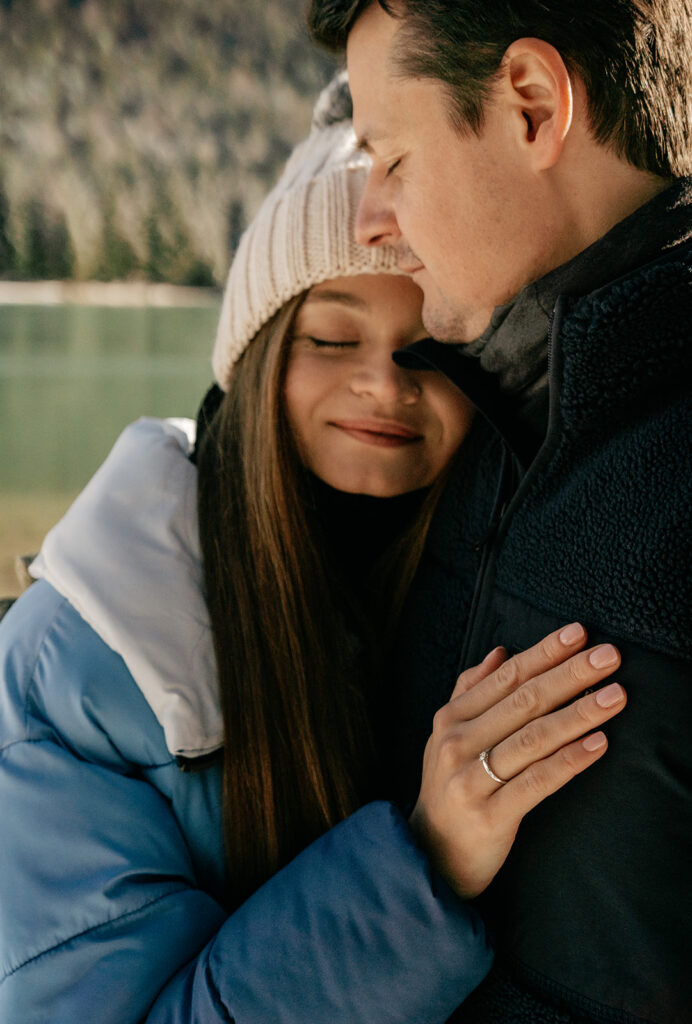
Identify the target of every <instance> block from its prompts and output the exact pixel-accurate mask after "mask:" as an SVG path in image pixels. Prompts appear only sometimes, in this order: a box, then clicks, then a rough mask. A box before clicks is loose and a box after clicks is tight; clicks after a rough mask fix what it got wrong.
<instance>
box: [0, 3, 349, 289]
mask: <svg viewBox="0 0 692 1024" xmlns="http://www.w3.org/2000/svg"><path fill="white" fill-rule="evenodd" d="M303 8H304V0H204V2H200V0H0V277H5V278H50V277H76V278H81V279H88V278H102V279H111V278H126V277H131V276H138V277H145V278H148V279H150V280H166V281H172V282H175V283H189V284H205V283H220V282H222V281H223V278H224V275H225V271H226V269H227V266H228V262H229V258H230V253H231V251H232V249H233V247H234V245H235V244H236V242H237V239H238V235H239V233H240V231H241V230H242V228H243V226H244V225H245V223H246V221H247V218H248V216H249V215H251V214H252V212H253V211H254V210H255V209H256V207H257V204H258V202H259V200H260V198H261V197H262V195H263V194H264V192H265V191H266V189H267V187H268V185H269V184H271V183H272V181H273V180H274V178H275V176H276V174H277V172H278V170H279V168H280V166H281V163H282V162H283V160H284V159H285V157H286V155H287V153H288V152H289V150H290V148H291V147H292V146H293V144H294V143H295V142H296V141H297V140H298V139H299V138H300V137H301V136H302V135H303V134H304V133H305V132H306V130H307V128H308V125H309V121H310V111H311V107H312V103H313V100H314V98H315V95H316V94H317V92H318V90H319V89H320V88H321V86H322V85H323V84H324V82H326V81H327V79H328V78H329V75H330V73H331V70H332V67H333V65H332V64H331V63H330V62H329V60H328V58H326V57H325V56H324V55H321V54H319V53H318V52H316V51H315V50H314V49H313V47H312V45H311V44H310V42H309V40H308V38H307V34H306V31H305V28H304V19H303Z"/></svg>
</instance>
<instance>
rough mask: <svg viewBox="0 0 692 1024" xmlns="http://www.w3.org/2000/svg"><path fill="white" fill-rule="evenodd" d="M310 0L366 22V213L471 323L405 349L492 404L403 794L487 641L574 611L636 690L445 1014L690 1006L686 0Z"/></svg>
mask: <svg viewBox="0 0 692 1024" xmlns="http://www.w3.org/2000/svg"><path fill="white" fill-rule="evenodd" d="M310 23H311V28H312V31H313V34H314V36H315V38H317V39H318V41H321V42H322V43H325V44H326V45H328V46H330V47H331V48H333V49H341V48H344V47H346V50H347V61H348V69H349V77H350V82H351V90H352V94H353V100H354V123H355V127H356V130H357V133H358V135H359V137H360V142H361V146H362V147H363V149H365V150H366V151H367V152H368V153H370V154H371V156H372V159H373V166H372V171H371V173H370V177H369V179H368V184H367V186H366V190H365V194H364V196H363V200H362V203H361V206H360V209H359V212H358V216H357V221H356V234H357V237H358V238H359V240H360V241H361V242H363V243H364V244H367V245H381V244H393V245H394V246H396V248H397V251H398V258H399V265H400V267H401V268H402V269H403V270H405V271H406V272H407V273H410V274H411V275H412V277H413V278H414V280H415V281H417V282H418V283H419V284H420V286H421V288H422V289H423V292H424V295H425V302H424V322H425V324H426V327H427V329H428V330H429V331H430V333H431V334H432V335H434V336H435V337H436V338H438V339H441V340H442V341H443V342H457V343H459V342H463V343H466V344H464V345H449V344H447V345H444V344H440V343H439V342H433V341H425V342H420V343H418V344H417V345H415V346H412V348H411V349H409V350H408V351H407V353H405V354H403V355H401V356H400V359H401V360H402V361H406V362H407V365H414V366H415V365H420V366H424V365H434V366H436V367H439V368H441V369H443V370H444V371H445V372H447V373H448V374H449V375H450V376H451V377H452V379H454V380H455V381H456V382H457V383H458V384H459V386H460V387H462V388H463V389H464V390H466V391H467V392H468V394H469V395H470V396H471V397H472V398H473V400H474V402H475V403H476V405H477V406H478V408H479V409H480V411H481V413H482V414H483V415H482V416H478V417H477V420H476V427H475V431H474V433H473V436H472V437H471V438H470V440H469V441H468V443H467V444H466V446H465V456H466V457H465V458H464V459H463V461H462V462H461V463H460V465H459V467H458V469H457V470H456V472H455V474H454V476H453V477H452V478H451V479H450V481H449V484H448V487H447V491H446V493H445V495H444V496H443V500H442V503H441V507H440V508H439V510H438V513H437V515H436V519H435V522H434V523H433V526H432V528H431V533H430V539H429V542H428V546H427V553H426V556H425V558H424V561H423V564H422V566H421V569H420V571H419V574H418V577H417V581H416V583H415V585H414V592H413V596H412V599H411V600H410V602H409V610H408V622H407V627H406V629H405V630H404V631H403V633H402V638H401V641H400V645H399V653H400V658H399V664H398V665H397V668H396V697H397V699H396V701H393V702H392V707H393V709H394V710H392V713H391V720H390V722H389V724H390V735H391V737H392V746H393V754H392V756H393V759H394V764H395V777H396V778H397V779H398V780H403V781H402V792H401V795H402V797H403V798H405V797H407V796H408V795H410V794H415V791H416V789H415V787H416V776H415V772H416V767H417V764H418V763H419V756H420V752H421V751H422V749H423V746H424V745H425V739H426V736H427V733H428V731H429V724H430V717H431V715H432V714H433V712H434V710H435V708H436V707H437V706H439V705H440V704H441V703H443V702H444V701H445V700H447V699H448V696H449V690H450V688H451V680H452V679H453V677H454V675H455V672H456V670H457V668H458V667H461V668H463V667H465V666H467V665H470V664H472V663H473V662H474V661H477V660H479V657H480V656H482V654H483V653H484V652H485V651H486V650H488V649H489V648H490V647H492V646H493V644H496V643H503V644H504V645H505V646H506V647H507V648H509V649H510V650H520V649H524V648H526V647H528V646H529V645H530V644H532V643H535V642H536V640H537V639H538V638H539V637H540V636H542V635H544V634H545V633H547V632H548V631H549V630H550V629H552V628H555V626H557V625H558V624H559V622H561V621H567V620H568V619H569V618H576V619H579V620H580V621H582V622H584V623H585V624H586V625H587V627H588V629H589V634H590V641H591V642H595V641H596V640H597V639H602V640H605V639H608V640H611V641H613V642H614V643H616V644H617V646H618V648H619V650H620V651H621V653H622V667H621V669H620V671H619V673H618V679H619V680H620V681H621V682H622V683H623V684H624V685H625V686H626V688H627V691H628V693H629V697H630V700H629V706H628V709H627V711H626V713H625V714H624V715H623V716H622V718H621V719H617V720H616V721H615V723H613V725H612V726H611V727H610V728H609V730H608V731H609V739H610V749H609V752H608V756H607V757H606V758H604V759H603V761H602V762H600V763H599V765H598V766H596V767H595V768H594V769H592V771H591V772H587V773H586V774H585V775H583V776H581V778H580V779H578V780H577V781H575V782H574V783H573V784H572V785H571V786H569V787H567V788H566V789H564V790H562V791H561V792H560V793H558V794H556V795H555V796H553V797H551V798H550V799H549V800H548V801H546V802H545V803H544V804H542V805H541V807H539V808H538V809H537V810H535V811H534V812H532V813H531V815H529V817H528V819H527V820H526V821H525V822H524V823H523V824H522V826H521V829H520V832H519V837H518V840H517V843H516V844H515V846H514V848H513V850H512V853H511V854H510V857H509V859H508V861H507V862H506V864H505V866H504V867H503V868H502V869H501V871H500V872H499V874H498V875H497V877H496V879H495V881H494V882H493V884H492V886H491V888H490V890H488V895H487V897H484V898H483V906H484V908H485V911H486V913H487V915H488V916H489V917H490V919H491V920H492V921H493V923H494V925H495V928H496V933H497V951H498V955H497V960H496V966H495V968H494V969H493V971H492V972H491V974H490V976H489V978H488V979H487V980H486V982H484V983H483V984H482V985H481V986H480V987H479V988H478V989H477V990H476V992H475V993H473V995H472V996H471V997H470V998H469V1000H467V1002H466V1003H465V1004H464V1006H463V1007H462V1008H461V1009H460V1010H459V1011H458V1016H457V1017H455V1020H456V1019H458V1020H459V1021H463V1022H469V1021H473V1022H484V1024H494V1022H502V1024H512V1022H517V1024H518V1022H524V1021H526V1022H531V1024H535V1022H539V1021H540V1022H550V1024H558V1022H559V1024H577V1022H579V1024H582V1022H584V1021H601V1022H606V1021H617V1022H619V1024H634V1022H638V1024H641V1022H644V1021H646V1022H655V1024H683V1022H688V1021H690V1020H692V984H691V983H690V977H689V953H688V928H689V923H690V921H691V920H692V900H691V895H690V894H691V891H692V886H691V885H690V877H689V865H690V864H691V863H692V754H691V750H692V745H691V744H690V742H689V731H690V723H692V671H691V667H690V661H691V660H692V631H691V630H690V621H691V619H692V615H691V613H692V591H691V587H690V574H689V556H690V547H691V544H690V540H691V538H690V529H689V508H690V470H691V469H692V465H691V452H692V443H691V442H692V430H691V422H692V416H691V414H690V413H691V410H690V383H691V376H692V374H691V373H690V369H691V362H692V358H691V355H690V349H691V344H690V342H691V341H692V338H691V337H690V334H691V331H690V326H689V325H690V323H691V322H692V244H691V239H692V179H690V178H687V177H685V176H686V175H690V174H691V173H692V126H691V123H692V118H691V113H692V7H691V5H690V3H689V2H688V0H636V2H635V0H617V2H616V0H581V2H580V3H579V4H577V3H575V2H574V0H543V2H541V3H538V2H536V3H533V2H519V0H509V2H507V3H504V4H501V5H489V4H488V3H487V0H456V2H453V0H447V2H443V0H416V2H413V0H313V2H312V7H311V11H310ZM497 753H498V755H499V753H500V751H499V750H498V752H497ZM491 757H492V753H491ZM493 770H494V773H495V774H496V775H497V785H498V787H501V786H502V784H503V773H502V765H501V764H500V763H499V760H498V761H495V762H494V763H493ZM415 823H416V822H415V815H414V824H415ZM418 827H419V828H422V829H423V830H425V829H426V828H428V829H434V828H435V822H434V821H432V820H425V821H423V822H422V824H421V823H420V822H419V823H418ZM449 876H451V877H450V880H451V881H452V883H453V882H454V878H453V871H448V877H449Z"/></svg>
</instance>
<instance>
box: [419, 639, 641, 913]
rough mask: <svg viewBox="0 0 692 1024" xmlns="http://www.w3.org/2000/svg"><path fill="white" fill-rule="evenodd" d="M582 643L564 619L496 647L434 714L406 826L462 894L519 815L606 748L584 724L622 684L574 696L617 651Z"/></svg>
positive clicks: (499, 858) (495, 856)
mask: <svg viewBox="0 0 692 1024" xmlns="http://www.w3.org/2000/svg"><path fill="white" fill-rule="evenodd" d="M585 643H586V631H585V630H584V628H583V627H582V626H580V625H579V624H578V623H573V624H572V625H570V626H566V627H564V628H563V629H562V630H559V631H557V632H555V633H552V634H551V635H550V636H548V637H546V638H545V639H544V640H542V641H541V642H540V643H539V644H537V645H536V646H535V647H531V648H529V650H527V651H523V652H522V653H521V654H517V655H516V656H515V657H513V658H510V659H507V655H506V653H505V651H504V650H503V648H501V647H499V648H496V649H495V650H494V651H491V653H490V654H489V655H488V656H487V657H486V658H485V660H484V661H482V662H481V664H480V665H477V666H475V667H474V668H471V669H467V671H466V672H464V673H462V675H460V676H459V679H458V680H457V684H456V687H455V688H454V692H453V694H452V696H451V699H450V700H449V703H447V704H445V705H444V706H443V707H442V708H440V710H439V711H438V712H437V714H436V715H435V719H434V722H433V732H432V735H431V737H430V739H429V740H428V744H427V746H426V748H425V756H424V758H423V779H422V783H421V789H420V794H419V796H418V801H417V803H416V806H415V807H414V809H413V813H412V814H411V817H410V825H411V828H412V829H413V832H414V834H415V835H416V837H417V839H418V841H419V842H420V844H421V846H422V847H423V849H424V850H425V851H426V853H427V854H428V856H429V858H430V860H431V862H432V863H433V865H434V866H435V868H436V869H437V870H438V871H439V872H440V874H441V875H442V876H443V877H444V878H445V879H446V880H447V881H448V882H449V884H450V885H451V886H452V888H453V889H454V890H455V891H456V892H457V893H458V894H459V895H460V896H462V897H464V898H470V897H473V896H477V895H478V893H480V892H482V891H483V889H485V887H486V886H487V885H488V884H489V883H490V881H491V880H492V878H493V877H494V876H495V874H496V873H497V871H498V870H499V869H500V867H501V866H502V864H503V863H504V860H505V858H506V857H507V854H508V853H509V850H510V847H511V846H512V843H513V842H514V838H515V836H516V833H517V829H518V828H519V824H520V822H521V819H522V818H523V817H524V815H525V814H526V813H527V812H528V811H530V810H531V809H532V808H533V807H535V806H536V805H537V804H539V803H540V802H541V800H544V799H545V797H547V796H549V795H550V794H551V793H554V792H555V791H556V790H557V789H560V787H561V786H564V785H565V783H566V782H569V781H570V779H572V778H573V777H574V776H575V775H577V774H578V773H579V772H581V771H583V770H584V769H585V768H588V767H589V765H591V764H593V763H594V762H595V761H597V760H598V759H599V758H600V757H602V755H603V754H604V753H605V751H606V748H607V741H606V738H605V736H604V734H603V733H602V732H600V731H597V732H592V731H591V730H593V729H594V728H596V727H597V726H599V725H601V724H602V723H603V722H606V721H607V720H608V719H609V718H612V717H613V715H616V714H617V713H618V712H619V711H621V710H622V708H623V707H624V706H625V701H626V696H625V692H624V690H623V689H622V687H621V686H620V685H619V684H617V683H611V684H609V685H608V686H604V687H601V688H600V689H598V690H596V691H595V692H594V693H589V694H586V695H583V696H578V695H579V694H583V691H584V690H586V689H588V688H590V687H593V686H596V685H597V684H598V683H600V682H601V681H602V680H603V679H604V678H605V677H606V676H608V675H610V673H611V672H613V671H614V670H615V669H616V668H617V667H618V666H619V664H620V655H619V653H618V651H617V650H616V649H615V648H614V647H612V646H611V645H610V644H603V645H601V646H599V647H595V648H593V649H591V650H588V651H584V650H582V648H583V647H584V644H585ZM577 651H578V652H579V653H575V652H577ZM575 697H576V698H577V699H576V700H574V699H573V698H575ZM568 701H572V703H570V704H567V702H568ZM564 705H567V706H564ZM585 733H588V735H586V736H584V734H585ZM483 751H488V754H487V761H486V765H487V767H488V768H489V769H490V772H488V771H487V770H486V768H485V767H484V764H483V762H482V761H481V760H480V754H481V753H482V752H483ZM491 773H492V774H491ZM492 775H496V776H497V777H498V780H500V781H494V779H493V777H492ZM501 780H506V782H504V784H503V782H502V781H501Z"/></svg>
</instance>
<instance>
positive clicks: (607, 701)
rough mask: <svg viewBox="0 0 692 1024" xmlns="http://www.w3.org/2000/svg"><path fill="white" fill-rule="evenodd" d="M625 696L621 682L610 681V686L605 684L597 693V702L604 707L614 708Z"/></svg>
mask: <svg viewBox="0 0 692 1024" xmlns="http://www.w3.org/2000/svg"><path fill="white" fill-rule="evenodd" d="M624 696H625V691H624V690H623V689H622V687H621V686H620V684H619V683H610V685H609V686H604V687H603V689H601V690H599V691H598V693H597V694H596V703H597V704H599V705H600V706H601V707H602V708H612V707H613V705H614V704H618V703H619V702H620V701H621V700H622V698H623V697H624Z"/></svg>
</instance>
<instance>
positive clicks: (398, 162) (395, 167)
mask: <svg viewBox="0 0 692 1024" xmlns="http://www.w3.org/2000/svg"><path fill="white" fill-rule="evenodd" d="M400 163H401V157H399V159H398V160H395V161H394V163H393V164H391V165H390V166H389V167H388V168H387V173H386V174H385V178H388V177H389V175H390V174H392V173H393V172H394V171H395V170H396V169H397V167H398V166H399V164H400Z"/></svg>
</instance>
